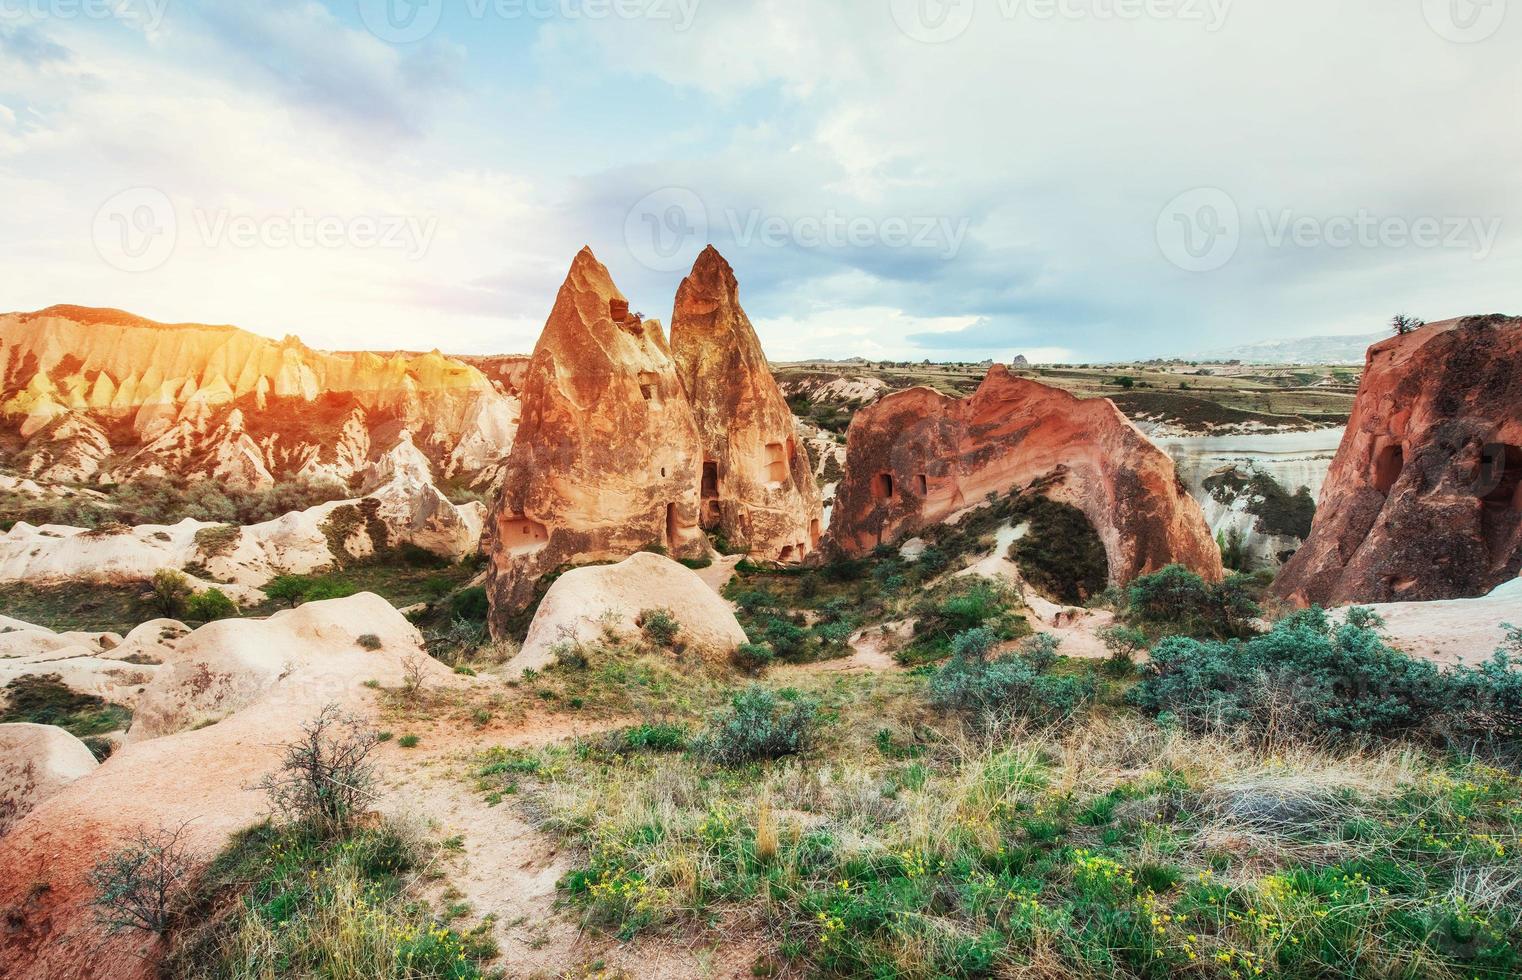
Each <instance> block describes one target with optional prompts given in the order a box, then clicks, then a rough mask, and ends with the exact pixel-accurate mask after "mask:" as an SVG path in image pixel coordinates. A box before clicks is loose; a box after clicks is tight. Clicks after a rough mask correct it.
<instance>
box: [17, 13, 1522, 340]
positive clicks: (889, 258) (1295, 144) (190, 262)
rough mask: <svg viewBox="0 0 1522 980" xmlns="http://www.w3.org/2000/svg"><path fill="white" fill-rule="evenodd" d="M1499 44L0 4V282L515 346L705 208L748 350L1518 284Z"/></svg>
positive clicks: (1269, 335) (654, 269)
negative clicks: (559, 297) (562, 293)
mask: <svg viewBox="0 0 1522 980" xmlns="http://www.w3.org/2000/svg"><path fill="white" fill-rule="evenodd" d="M1508 4H1510V6H1511V7H1514V8H1518V9H1510V10H1508V9H1507V8H1508ZM1518 51H1522V0H347V2H345V0H324V2H318V0H259V2H257V3H256V2H245V0H222V2H213V0H0V201H3V202H4V205H5V213H4V218H3V221H0V229H3V233H0V270H3V272H0V310H33V309H40V308H43V307H46V306H50V305H54V304H58V303H70V304H77V305H86V306H108V307H117V308H121V309H126V310H129V311H131V312H133V313H136V314H139V315H143V316H147V317H151V318H153V319H157V320H162V321H166V322H182V321H189V322H207V323H232V324H236V325H238V326H241V327H244V328H246V329H250V330H253V331H255V332H258V333H262V334H265V335H268V336H272V337H281V336H285V335H287V334H295V335H297V336H300V337H301V338H302V339H303V340H305V341H306V342H307V343H308V344H310V345H312V346H314V347H320V348H325V349H356V348H365V349H380V350H390V349H411V350H431V349H441V350H444V351H446V352H456V353H514V352H527V351H529V350H531V349H532V347H533V344H534V341H535V339H536V337H537V336H538V333H539V330H540V328H541V327H542V325H543V322H544V320H545V318H546V316H547V315H548V313H549V310H550V307H551V305H552V304H553V302H554V296H555V291H556V289H557V288H558V286H559V284H560V282H561V281H562V279H563V278H564V275H565V271H566V269H567V267H568V266H569V264H570V261H571V258H572V256H573V255H574V254H575V253H576V251H577V250H578V249H580V248H581V247H582V246H583V245H590V246H591V247H592V249H593V251H594V252H595V253H596V254H597V255H598V257H599V258H600V259H602V261H603V262H604V263H605V264H606V265H607V266H608V268H609V270H610V271H611V273H612V275H613V278H614V280H615V282H617V283H618V285H619V287H620V288H621V289H622V290H623V292H624V293H625V294H626V295H627V296H628V297H629V298H630V300H631V303H632V305H633V307H634V308H635V309H637V310H640V311H641V312H643V313H644V314H645V315H646V316H648V317H656V318H659V319H661V320H663V321H666V322H669V318H670V313H671V304H672V301H673V298H674V296H675V292H676V288H677V284H678V283H679V282H680V280H681V278H682V276H683V275H684V274H685V272H686V270H687V269H688V268H690V266H691V263H692V261H693V260H694V259H695V258H696V256H697V254H698V252H699V251H701V249H702V248H703V246H704V245H705V244H707V243H709V242H712V243H713V244H715V245H716V246H717V247H718V248H719V250H720V251H721V252H723V253H724V255H725V256H726V257H727V258H728V259H729V261H730V263H731V264H732V265H733V266H734V268H735V271H736V275H737V276H738V278H739V282H740V289H741V294H740V298H741V302H742V303H743V304H744V306H745V308H746V310H747V311H748V313H749V314H750V317H751V320H752V321H753V322H754V324H755V326H756V329H757V332H758V333H759V334H760V336H761V339H762V342H763V345H764V347H765V349H766V351H767V353H768V355H770V356H771V357H772V358H773V359H775V360H796V359H803V358H813V357H831V358H839V357H850V356H863V357H869V358H873V359H886V358H891V359H899V360H921V359H925V358H929V359H931V360H982V359H984V358H993V359H996V360H1009V359H1011V358H1012V357H1013V356H1014V355H1015V354H1017V353H1023V354H1025V355H1026V356H1027V357H1029V358H1030V359H1032V360H1036V361H1041V360H1046V361H1069V360H1071V361H1103V360H1122V359H1131V358H1145V357H1156V356H1172V355H1189V354H1195V353H1199V352H1203V351H1209V350H1213V349H1221V348H1228V347H1236V346H1239V345H1241V344H1244V343H1250V342H1253V341H1257V340H1274V339H1282V338H1290V337H1296V336H1317V335H1328V334H1367V333H1371V332H1373V331H1377V330H1379V329H1380V328H1381V327H1382V325H1383V324H1384V323H1386V322H1387V321H1388V320H1389V319H1390V317H1391V316H1392V315H1393V314H1395V313H1398V312H1406V313H1409V314H1412V315H1415V316H1420V317H1423V318H1426V319H1428V320H1436V319H1441V318H1445V317H1448V316H1455V315H1461V314H1467V313H1496V312H1500V313H1513V314H1516V313H1522V126H1519V125H1518V121H1519V120H1522V59H1519V58H1517V57H1516V53H1517V52H1518Z"/></svg>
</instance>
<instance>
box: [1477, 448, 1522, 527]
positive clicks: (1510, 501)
mask: <svg viewBox="0 0 1522 980" xmlns="http://www.w3.org/2000/svg"><path fill="white" fill-rule="evenodd" d="M1479 485H1480V488H1481V489H1482V490H1485V491H1486V492H1485V494H1484V497H1483V499H1484V501H1485V502H1486V503H1487V504H1491V505H1493V506H1496V507H1510V508H1511V509H1513V510H1522V446H1508V445H1505V444H1503V443H1497V444H1495V445H1491V446H1486V447H1485V454H1484V456H1483V458H1482V460H1481V462H1480V484H1479Z"/></svg>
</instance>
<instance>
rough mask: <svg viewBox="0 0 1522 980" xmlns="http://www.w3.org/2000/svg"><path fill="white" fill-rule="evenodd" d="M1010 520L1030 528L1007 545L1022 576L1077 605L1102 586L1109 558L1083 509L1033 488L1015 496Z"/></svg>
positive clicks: (1044, 591)
mask: <svg viewBox="0 0 1522 980" xmlns="http://www.w3.org/2000/svg"><path fill="white" fill-rule="evenodd" d="M1010 520H1011V521H1013V522H1015V523H1016V524H1018V523H1021V522H1025V521H1029V522H1030V530H1029V531H1028V532H1027V533H1026V535H1025V536H1024V537H1023V538H1021V539H1020V540H1018V541H1016V542H1015V543H1014V544H1012V545H1010V546H1009V558H1010V560H1011V561H1013V562H1014V563H1015V564H1016V565H1018V566H1019V568H1020V574H1021V575H1022V576H1024V577H1025V579H1026V581H1028V582H1030V584H1031V585H1033V586H1035V587H1036V588H1037V589H1038V590H1040V591H1041V592H1042V593H1044V594H1045V595H1047V596H1049V597H1051V598H1052V599H1055V600H1056V601H1058V602H1067V603H1072V604H1075V605H1081V604H1082V603H1085V602H1088V601H1089V599H1091V598H1093V597H1094V596H1096V595H1098V594H1099V593H1100V592H1103V591H1104V587H1105V584H1106V583H1107V582H1108V581H1109V578H1110V562H1109V559H1108V557H1107V556H1106V555H1105V549H1104V543H1103V542H1102V541H1100V540H1099V534H1098V532H1096V531H1095V530H1094V526H1093V525H1092V524H1090V523H1089V519H1088V517H1086V516H1085V515H1084V513H1083V511H1081V510H1079V509H1078V508H1077V507H1074V506H1072V505H1070V504H1064V503H1059V502H1057V501H1055V500H1050V499H1048V498H1046V497H1042V496H1038V495H1035V494H1031V495H1028V496H1024V497H1021V498H1019V499H1018V500H1016V501H1015V503H1014V507H1013V510H1012V514H1011V517H1010Z"/></svg>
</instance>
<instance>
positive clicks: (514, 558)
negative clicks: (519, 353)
mask: <svg viewBox="0 0 1522 980" xmlns="http://www.w3.org/2000/svg"><path fill="white" fill-rule="evenodd" d="M702 459H703V449H702V445H701V442H700V441H699V438H698V430H697V424H696V423H695V422H694V421H693V417H692V409H691V407H690V405H689V404H688V402H687V397H686V394H685V393H684V391H683V389H682V383H681V381H680V380H679V379H678V377H677V372H676V363H675V362H674V361H673V360H672V358H671V351H670V349H669V348H668V346H667V344H666V338H665V335H664V333H663V332H662V328H661V325H660V323H659V322H658V321H654V320H641V319H640V317H639V315H638V314H635V313H631V312H630V310H629V301H628V300H627V299H625V298H624V295H623V294H622V293H620V292H619V291H618V287H616V286H615V285H614V284H613V280H612V278H611V277H610V276H609V275H608V270H607V269H606V268H605V267H604V266H603V264H602V263H601V262H599V261H597V258H596V257H595V256H594V255H593V254H592V251H591V249H583V250H582V251H581V252H580V253H579V254H578V255H577V256H576V258H575V261H573V262H572V263H571V269H570V273H569V274H568V275H567V276H566V280H565V283H564V285H562V286H561V287H560V292H559V294H558V295H557V296H556V298H555V306H554V309H553V310H551V312H550V317H549V320H548V321H547V322H546V323H545V327H544V332H543V334H542V335H541V336H540V338H539V343H538V345H537V346H536V347H535V349H534V356H533V360H532V361H531V362H530V364H529V369H528V374H527V377H526V379H525V381H524V389H523V416H522V423H521V425H520V426H519V429H518V434H517V438H516V440H515V441H514V444H513V451H512V454H511V455H510V456H509V458H508V461H507V463H506V465H505V467H504V472H503V476H502V485H501V492H500V493H499V495H498V497H497V500H496V503H495V505H494V507H493V510H492V513H491V516H490V518H489V519H488V521H487V530H486V535H485V538H484V539H483V548H484V550H485V551H486V552H487V554H488V555H490V556H491V562H490V565H489V566H488V576H487V582H488V584H487V591H488V593H489V594H490V596H491V601H492V623H493V628H494V629H498V630H499V631H500V629H501V628H502V627H503V626H504V624H505V622H506V620H507V619H508V618H509V617H511V616H512V615H513V614H514V613H515V612H517V611H519V610H521V609H523V608H524V607H525V606H526V605H527V604H528V603H529V601H530V600H531V599H532V597H533V592H534V585H535V583H536V582H537V581H538V580H539V579H540V577H541V576H543V575H544V574H546V573H548V572H552V571H554V570H555V569H557V568H559V567H561V566H562V565H565V564H567V563H569V562H572V561H573V560H574V561H576V562H595V561H606V560H618V559H622V558H625V557H627V556H628V555H630V554H632V553H634V552H635V551H638V550H640V549H641V548H643V547H645V546H647V545H659V546H661V547H663V548H665V549H666V550H667V551H668V552H670V553H672V554H677V555H682V554H693V553H697V552H700V551H703V550H706V548H707V544H706V542H705V541H704V539H703V533H702V531H701V530H700V529H699V528H698V483H699V476H700V473H701V468H702Z"/></svg>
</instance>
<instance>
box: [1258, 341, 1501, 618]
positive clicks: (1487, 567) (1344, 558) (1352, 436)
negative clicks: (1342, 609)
mask: <svg viewBox="0 0 1522 980" xmlns="http://www.w3.org/2000/svg"><path fill="white" fill-rule="evenodd" d="M1519 568H1522V318H1507V317H1501V316H1489V317H1466V318H1463V319H1457V320H1447V321H1444V322H1442V323H1434V324H1431V325H1430V326H1426V327H1423V328H1421V329H1419V330H1417V331H1415V332H1413V333H1410V334H1407V335H1405V336H1398V337H1391V338H1390V339H1389V340H1385V341H1382V342H1380V343H1377V344H1375V345H1374V346H1373V347H1370V348H1369V354H1368V366H1367V368H1366V370H1365V371H1364V376H1363V383H1362V385H1361V386H1360V387H1359V389H1358V398H1357V400H1356V401H1355V402H1354V404H1353V414H1352V417H1351V418H1350V419H1349V420H1348V428H1347V433H1346V434H1345V435H1344V436H1343V440H1342V445H1341V447H1340V448H1339V449H1338V450H1337V458H1336V459H1335V460H1333V462H1332V468H1331V471H1330V472H1329V473H1328V474H1327V480H1326V483H1325V485H1324V486H1323V487H1322V490H1321V504H1320V507H1319V508H1318V509H1317V511H1316V521H1315V524H1314V525H1313V526H1312V528H1311V536H1310V538H1308V539H1307V540H1306V543H1305V544H1304V545H1303V546H1302V547H1301V548H1300V550H1299V551H1298V552H1296V553H1295V556H1294V557H1293V558H1291V559H1290V561H1289V563H1288V564H1286V565H1285V566H1284V570H1283V571H1282V572H1281V573H1280V575H1279V578H1278V580H1277V581H1276V582H1275V583H1274V591H1275V592H1276V593H1277V594H1279V595H1281V596H1283V597H1285V598H1287V599H1290V600H1291V601H1294V602H1297V603H1301V604H1308V603H1319V604H1322V605H1341V604H1344V603H1351V602H1392V601H1416V600H1428V599H1455V598H1464V597H1469V596H1480V595H1484V594H1486V593H1488V592H1489V591H1490V590H1491V589H1493V588H1495V587H1496V586H1497V585H1500V584H1501V583H1502V582H1505V581H1506V580H1507V579H1509V578H1513V577H1515V576H1516V575H1517V573H1518V571H1519Z"/></svg>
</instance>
